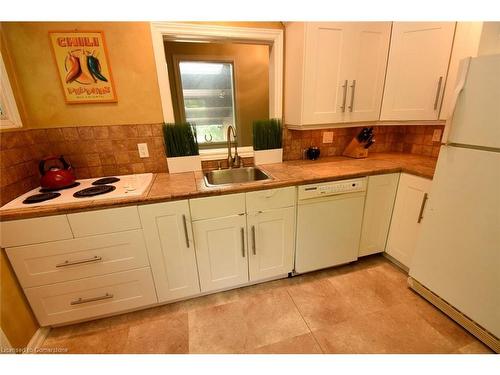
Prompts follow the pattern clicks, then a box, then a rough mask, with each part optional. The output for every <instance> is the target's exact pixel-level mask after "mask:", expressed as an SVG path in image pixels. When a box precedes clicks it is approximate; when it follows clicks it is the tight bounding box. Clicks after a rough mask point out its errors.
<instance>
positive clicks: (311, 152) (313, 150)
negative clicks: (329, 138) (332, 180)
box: [306, 146, 319, 160]
mask: <svg viewBox="0 0 500 375" xmlns="http://www.w3.org/2000/svg"><path fill="white" fill-rule="evenodd" d="M306 155H307V158H308V159H309V160H316V159H317V158H319V147H314V146H311V147H309V148H308V149H307V151H306Z"/></svg>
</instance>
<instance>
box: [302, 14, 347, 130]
mask: <svg viewBox="0 0 500 375" xmlns="http://www.w3.org/2000/svg"><path fill="white" fill-rule="evenodd" d="M348 27H349V23H333V22H310V23H307V25H306V40H305V43H306V55H305V59H304V60H305V67H304V93H303V100H304V112H303V117H304V118H303V121H304V122H305V123H307V124H318V123H328V122H340V121H341V120H342V117H343V110H342V108H341V107H342V104H343V102H344V99H345V95H346V93H345V91H344V87H345V85H347V83H346V82H345V80H347V79H348V77H347V71H346V69H347V67H348V66H347V64H346V63H345V62H344V61H343V60H344V59H346V58H347V52H348V48H349V45H351V46H352V43H351V42H352V40H350V39H349V38H350V34H349V33H348V32H346V28H348ZM345 88H346V87H345Z"/></svg>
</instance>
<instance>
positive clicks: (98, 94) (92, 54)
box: [49, 31, 117, 104]
mask: <svg viewBox="0 0 500 375" xmlns="http://www.w3.org/2000/svg"><path fill="white" fill-rule="evenodd" d="M49 37H50V41H51V44H52V52H53V55H54V59H55V61H56V65H57V70H58V72H59V80H60V81H61V84H62V88H63V91H64V97H65V99H66V103H68V104H74V103H75V104H76V103H110V102H116V101H117V99H116V91H115V86H114V83H113V77H112V76H111V67H110V66H109V58H108V54H107V51H106V45H105V41H104V34H103V32H101V31H50V32H49Z"/></svg>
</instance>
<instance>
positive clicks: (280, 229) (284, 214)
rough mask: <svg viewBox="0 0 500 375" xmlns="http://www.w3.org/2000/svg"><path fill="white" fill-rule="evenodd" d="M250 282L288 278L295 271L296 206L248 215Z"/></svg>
mask: <svg viewBox="0 0 500 375" xmlns="http://www.w3.org/2000/svg"><path fill="white" fill-rule="evenodd" d="M247 220H248V230H249V232H248V233H249V246H248V248H249V250H250V251H249V252H250V264H249V272H250V280H252V281H255V280H261V279H266V278H270V277H273V276H279V275H286V274H287V273H289V272H292V270H293V258H294V252H295V207H288V208H281V209H276V210H270V211H265V212H260V213H253V214H248V218H247Z"/></svg>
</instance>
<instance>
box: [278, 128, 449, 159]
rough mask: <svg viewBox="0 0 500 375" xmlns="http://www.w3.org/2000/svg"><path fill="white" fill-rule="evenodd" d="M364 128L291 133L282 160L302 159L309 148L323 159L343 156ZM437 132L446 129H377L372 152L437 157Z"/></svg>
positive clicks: (296, 131) (284, 147)
mask: <svg viewBox="0 0 500 375" xmlns="http://www.w3.org/2000/svg"><path fill="white" fill-rule="evenodd" d="M362 128H363V127H352V128H335V129H322V130H289V129H285V130H284V134H283V159H284V160H298V159H302V155H303V151H304V149H307V148H308V147H310V146H317V147H319V148H320V153H321V156H340V155H342V152H343V151H344V149H345V148H346V147H347V145H348V144H349V142H350V141H351V139H352V138H353V137H355V136H356V135H357V134H358V133H359V132H360V130H361V129H362ZM435 129H439V130H441V133H442V131H443V129H444V126H443V125H406V126H404V125H384V126H374V127H373V133H374V135H375V136H374V139H375V140H376V142H375V144H374V145H373V146H372V147H371V148H370V149H369V152H406V153H412V154H418V155H425V156H434V157H437V155H438V153H439V145H440V142H433V141H432V135H433V133H434V130H435ZM325 132H332V133H333V141H332V143H323V133H325Z"/></svg>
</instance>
